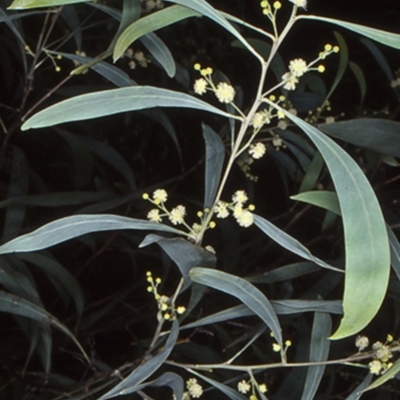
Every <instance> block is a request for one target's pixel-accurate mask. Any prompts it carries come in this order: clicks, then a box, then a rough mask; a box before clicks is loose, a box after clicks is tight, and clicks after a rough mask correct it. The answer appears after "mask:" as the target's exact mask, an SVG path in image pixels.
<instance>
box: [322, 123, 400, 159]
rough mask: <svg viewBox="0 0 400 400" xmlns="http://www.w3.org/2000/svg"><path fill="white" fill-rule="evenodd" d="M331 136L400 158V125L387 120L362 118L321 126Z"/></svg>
mask: <svg viewBox="0 0 400 400" xmlns="http://www.w3.org/2000/svg"><path fill="white" fill-rule="evenodd" d="M318 128H319V129H321V131H323V132H324V133H327V134H328V135H329V136H332V137H334V138H337V139H340V140H344V141H345V142H347V143H351V144H354V145H356V146H360V147H365V148H367V149H371V150H373V151H378V152H379V153H383V154H388V155H391V156H394V157H400V123H399V122H396V121H390V120H386V119H374V118H361V119H354V120H350V121H340V122H334V123H332V124H321V125H319V126H318Z"/></svg>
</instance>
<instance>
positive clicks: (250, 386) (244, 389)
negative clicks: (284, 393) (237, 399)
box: [237, 379, 268, 400]
mask: <svg viewBox="0 0 400 400" xmlns="http://www.w3.org/2000/svg"><path fill="white" fill-rule="evenodd" d="M256 385H257V388H256ZM237 389H238V392H240V393H243V394H247V393H249V392H250V390H251V391H252V394H251V395H250V397H249V399H250V400H257V399H258V398H257V395H256V390H257V389H258V390H259V391H260V392H261V393H266V392H267V391H268V388H267V385H266V384H265V383H260V384H258V383H256V382H253V380H250V381H246V380H244V379H243V380H242V381H240V382H238V384H237Z"/></svg>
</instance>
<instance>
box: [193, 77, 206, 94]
mask: <svg viewBox="0 0 400 400" xmlns="http://www.w3.org/2000/svg"><path fill="white" fill-rule="evenodd" d="M207 85H208V83H207V81H206V80H205V79H204V78H200V79H196V80H195V82H194V85H193V90H194V92H195V93H196V94H198V95H203V94H204V93H206V92H207Z"/></svg>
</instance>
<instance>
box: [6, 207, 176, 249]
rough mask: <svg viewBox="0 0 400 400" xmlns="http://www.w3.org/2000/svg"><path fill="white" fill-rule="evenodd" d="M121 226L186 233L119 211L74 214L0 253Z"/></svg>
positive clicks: (35, 246) (39, 247)
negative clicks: (116, 213)
mask: <svg viewBox="0 0 400 400" xmlns="http://www.w3.org/2000/svg"><path fill="white" fill-rule="evenodd" d="M120 229H134V230H154V231H163V232H170V233H176V234H178V235H179V234H182V233H183V232H181V231H179V230H177V229H174V228H171V227H169V226H167V225H163V224H158V223H157V222H151V221H146V220H141V219H134V218H128V217H120V216H119V215H110V214H103V215H85V214H83V215H74V216H72V217H65V218H61V219H58V220H56V221H53V222H50V223H48V224H46V225H44V226H42V227H41V228H39V229H36V230H35V231H33V232H31V233H27V234H26V235H22V236H19V237H17V238H15V239H13V240H11V241H10V242H8V243H5V244H3V245H1V246H0V254H6V253H16V252H27V251H36V250H42V249H46V248H47V247H50V246H54V245H55V244H58V243H62V242H65V241H67V240H69V239H73V238H76V237H78V236H82V235H84V234H86V233H91V232H102V231H114V230H120Z"/></svg>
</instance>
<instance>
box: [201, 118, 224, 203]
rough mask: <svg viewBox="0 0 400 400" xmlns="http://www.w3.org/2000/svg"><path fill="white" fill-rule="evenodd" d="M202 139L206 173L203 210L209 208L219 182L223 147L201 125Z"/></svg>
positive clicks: (209, 130) (211, 132)
mask: <svg viewBox="0 0 400 400" xmlns="http://www.w3.org/2000/svg"><path fill="white" fill-rule="evenodd" d="M203 137H204V141H205V144H206V171H205V177H204V209H206V208H211V207H212V206H213V204H214V200H215V195H216V193H217V190H218V186H219V182H220V180H221V172H222V167H223V165H224V158H225V147H224V144H223V143H222V140H221V138H220V137H219V136H218V135H217V134H216V133H215V132H214V131H213V130H212V129H211V128H210V127H209V126H207V125H204V124H203Z"/></svg>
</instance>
